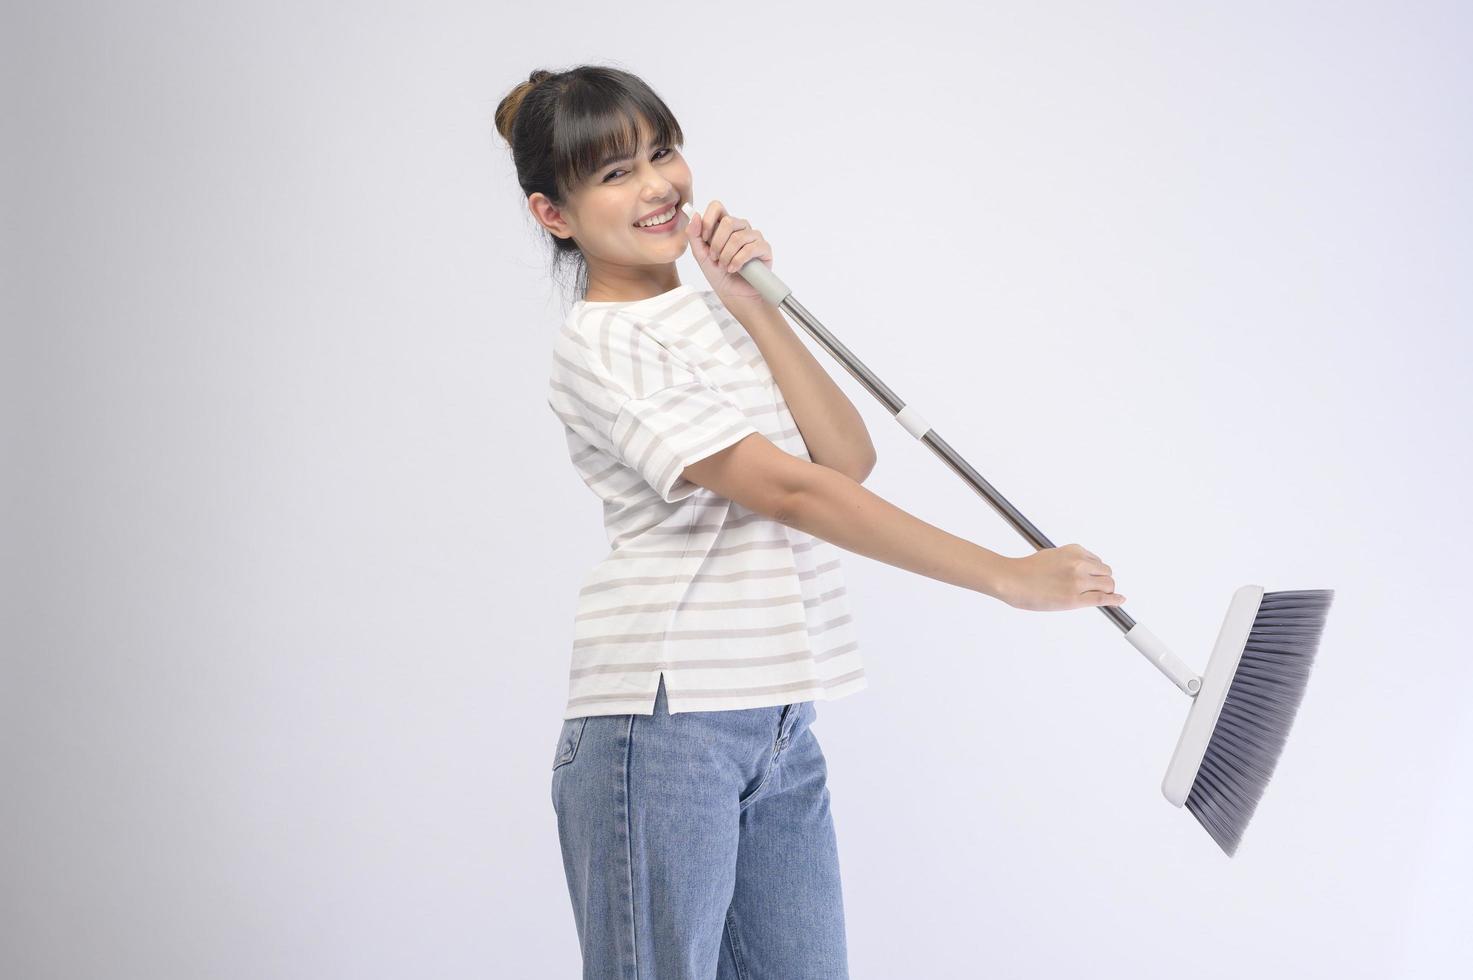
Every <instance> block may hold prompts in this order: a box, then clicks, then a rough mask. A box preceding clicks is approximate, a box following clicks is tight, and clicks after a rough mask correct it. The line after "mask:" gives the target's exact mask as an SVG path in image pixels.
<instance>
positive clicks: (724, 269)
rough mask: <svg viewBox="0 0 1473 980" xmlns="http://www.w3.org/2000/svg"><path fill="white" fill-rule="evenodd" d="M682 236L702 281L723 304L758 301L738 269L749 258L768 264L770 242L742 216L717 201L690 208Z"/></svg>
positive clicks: (759, 296)
mask: <svg viewBox="0 0 1473 980" xmlns="http://www.w3.org/2000/svg"><path fill="white" fill-rule="evenodd" d="M685 236H686V238H688V239H689V240H690V248H691V253H692V254H693V255H695V257H696V263H697V264H698V265H699V266H700V267H701V271H702V272H703V273H705V275H706V281H707V282H709V283H710V284H711V288H712V289H714V290H715V291H716V295H717V296H718V297H720V298H721V301H722V302H723V303H724V304H726V305H727V306H731V305H732V304H741V303H752V302H762V294H761V293H759V292H757V289H756V287H754V286H753V285H752V284H751V283H749V282H747V280H746V279H744V278H743V277H742V275H741V273H740V272H739V271H738V270H739V269H741V267H742V266H744V265H746V264H747V263H748V262H750V261H752V260H753V259H760V260H761V261H763V262H765V263H767V267H768V268H769V269H771V268H772V246H771V245H768V244H767V239H765V238H763V237H762V233H761V232H760V231H758V230H757V229H756V228H753V227H752V226H751V224H750V223H749V222H747V221H746V219H744V218H738V217H735V216H733V215H730V214H727V213H726V207H725V205H723V204H722V203H721V202H720V201H711V202H710V203H708V204H707V205H706V210H705V213H704V214H703V213H702V212H701V211H699V210H697V209H696V208H695V207H692V208H691V219H690V221H689V222H687V223H686V226H685Z"/></svg>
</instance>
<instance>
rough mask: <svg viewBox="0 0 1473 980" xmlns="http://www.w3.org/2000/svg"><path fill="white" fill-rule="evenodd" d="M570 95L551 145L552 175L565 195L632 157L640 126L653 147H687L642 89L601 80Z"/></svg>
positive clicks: (673, 124) (661, 108)
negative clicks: (648, 135)
mask: <svg viewBox="0 0 1473 980" xmlns="http://www.w3.org/2000/svg"><path fill="white" fill-rule="evenodd" d="M591 81H592V80H591ZM641 89H642V90H641ZM568 96H569V98H568V100H567V102H566V103H565V104H564V106H563V107H562V112H563V116H562V118H561V119H559V120H558V125H557V128H556V133H557V138H556V140H555V142H554V146H553V171H554V173H555V174H556V176H557V182H558V186H559V189H560V190H561V191H562V193H563V194H564V195H566V194H567V193H568V192H570V191H572V190H573V189H574V188H577V187H581V186H582V185H583V183H584V181H586V180H589V179H590V178H592V177H593V176H595V175H596V174H597V173H598V172H599V171H600V170H602V169H603V168H604V166H605V164H608V163H612V162H613V161H616V160H628V159H631V158H632V157H634V156H635V155H636V154H637V153H638V151H639V128H640V124H641V123H643V124H644V126H645V127H646V128H648V129H649V131H650V137H651V139H652V141H653V142H651V143H650V148H651V149H655V148H657V147H661V146H675V147H679V146H683V145H684V144H685V134H683V133H682V132H681V131H680V124H679V123H678V122H676V121H675V117H674V116H673V115H671V113H670V110H669V109H668V108H666V106H665V103H664V102H662V101H661V100H660V98H659V97H658V96H656V95H655V94H654V93H653V92H651V91H649V89H647V88H643V86H642V85H638V84H636V85H633V86H630V85H626V84H621V82H620V81H619V80H617V79H599V80H597V81H594V82H593V83H592V84H585V85H580V86H577V87H576V88H575V89H574V90H573V91H570V92H569V93H568Z"/></svg>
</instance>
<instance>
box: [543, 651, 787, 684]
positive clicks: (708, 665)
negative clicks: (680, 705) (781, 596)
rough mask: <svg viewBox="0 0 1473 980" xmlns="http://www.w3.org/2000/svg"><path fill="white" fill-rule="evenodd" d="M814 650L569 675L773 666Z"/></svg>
mask: <svg viewBox="0 0 1473 980" xmlns="http://www.w3.org/2000/svg"><path fill="white" fill-rule="evenodd" d="M811 656H812V652H811V651H810V650H809V649H808V648H807V647H804V648H803V649H802V650H794V651H793V652H792V653H778V654H774V655H772V656H770V657H746V658H742V657H726V658H722V659H717V660H646V661H644V662H642V663H630V664H596V665H594V666H591V667H580V668H578V669H577V670H574V671H571V672H570V673H569V675H568V676H569V677H570V678H571V677H587V676H590V675H592V674H637V673H640V672H642V671H646V670H668V671H671V672H672V673H673V672H675V671H677V670H715V669H744V668H751V667H771V666H773V665H774V664H791V663H797V662H799V661H803V660H807V659H808V658H809V657H811Z"/></svg>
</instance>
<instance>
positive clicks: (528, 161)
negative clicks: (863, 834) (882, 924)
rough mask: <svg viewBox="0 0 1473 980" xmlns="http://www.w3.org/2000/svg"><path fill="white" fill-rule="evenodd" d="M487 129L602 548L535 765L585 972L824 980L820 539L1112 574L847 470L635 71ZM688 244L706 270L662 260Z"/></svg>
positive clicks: (1055, 582)
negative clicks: (879, 488)
mask: <svg viewBox="0 0 1473 980" xmlns="http://www.w3.org/2000/svg"><path fill="white" fill-rule="evenodd" d="M496 125H497V128H498V130H499V131H500V132H501V135H502V136H503V137H504V138H505V139H506V140H507V142H508V144H509V145H510V146H511V148H512V154H513V159H514V162H515V165H516V170H517V179H518V182H519V183H520V184H521V187H522V190H523V192H524V193H525V195H526V200H527V206H528V208H529V209H530V211H531V213H532V215H533V216H534V217H535V218H536V219H537V221H538V223H539V224H540V225H541V226H542V227H543V228H545V229H546V230H547V232H548V233H549V234H550V235H551V237H552V244H553V248H554V266H555V267H556V265H557V264H558V263H559V262H562V261H565V260H566V261H571V262H572V263H574V265H575V266H576V268H577V269H578V271H579V274H580V275H579V279H578V282H577V283H576V285H575V294H576V296H577V297H578V298H577V300H576V301H575V302H574V303H573V306H572V309H571V310H570V311H569V313H568V314H567V318H566V320H565V322H564V323H563V325H562V327H561V329H560V330H559V331H558V334H557V336H556V338H555V340H554V344H553V356H552V372H551V378H550V382H549V396H548V404H549V406H550V407H551V408H552V410H553V412H554V413H555V414H556V415H557V416H558V418H559V419H560V420H561V422H562V424H563V428H564V433H565V435H566V438H567V442H568V449H569V454H570V456H571V458H572V462H573V464H574V467H575V468H576V470H577V472H578V474H579V476H580V477H581V478H582V479H583V481H584V482H585V483H586V484H587V485H588V487H589V488H590V489H591V490H592V491H593V492H594V493H595V494H596V495H597V496H598V497H599V498H600V500H601V501H602V502H603V508H604V523H605V527H606V531H607V534H608V537H609V543H610V546H611V550H610V552H609V553H608V555H607V556H606V557H605V558H604V559H603V560H602V561H601V562H600V563H599V564H598V565H597V566H596V567H595V568H594V569H593V570H592V571H591V572H590V573H589V574H588V576H587V577H586V578H585V580H584V584H583V588H582V590H581V591H580V593H579V601H578V612H577V616H576V618H575V623H574V642H573V654H572V669H571V672H570V677H569V696H568V701H567V704H566V706H565V709H564V712H563V724H562V730H561V732H560V733H559V738H558V743H557V747H556V752H555V755H554V759H553V770H552V802H553V807H554V810H555V812H556V814H557V821H558V834H559V839H560V842H561V846H562V853H563V863H564V871H565V872H566V875H567V881H568V890H569V895H570V896H571V898H572V903H573V914H574V920H575V922H576V925H577V930H578V936H579V940H580V942H581V945H582V952H583V972H584V976H585V977H588V978H593V977H599V978H603V977H608V978H614V977H618V978H626V977H627V978H631V980H632V978H634V977H639V978H642V980H651V978H654V980H677V978H678V980H694V978H701V980H710V978H712V977H720V978H733V980H735V978H742V980H791V978H799V977H801V978H804V980H820V978H840V977H847V976H848V966H847V958H846V950H845V939H844V914H843V902H842V895H841V890H840V881H839V868H838V854H837V847H836V841H835V834H834V829H833V822H832V818H831V814H830V810H829V793H828V789H827V785H826V769H825V763H824V757H823V753H822V751H821V750H820V748H819V745H818V742H817V740H816V739H815V737H814V734H813V731H812V725H813V722H814V720H815V718H816V712H815V702H817V701H820V700H824V701H828V700H834V699H836V698H839V697H844V696H847V695H849V694H853V693H856V692H857V691H860V690H863V689H864V687H865V684H866V682H865V678H864V670H863V667H862V664H861V662H860V658H859V647H858V643H857V640H856V638H855V635H854V632H853V628H854V627H853V619H852V617H851V615H850V613H849V609H848V606H847V596H846V592H845V588H844V583H843V578H842V571H841V569H840V566H839V560H838V550H837V549H844V550H847V551H852V552H855V553H858V554H861V555H865V556H866V557H869V558H873V559H876V560H878V561H883V562H887V563H889V564H891V565H895V566H897V567H899V568H904V569H906V570H908V571H912V572H916V573H918V574H921V575H926V576H929V577H931V578H934V579H937V580H939V581H942V582H948V583H950V584H953V585H959V586H963V587H965V588H969V589H973V590H975V591H978V592H981V593H983V594H985V595H989V596H992V597H994V598H996V599H999V600H1001V601H1003V602H1006V603H1008V604H1009V605H1011V606H1014V607H1016V608H1019V609H1032V610H1061V609H1075V608H1079V607H1081V606H1094V605H1119V604H1120V603H1122V602H1124V601H1125V597H1124V596H1121V595H1119V594H1117V593H1115V591H1114V588H1115V583H1114V579H1113V578H1112V577H1111V572H1110V568H1109V566H1108V565H1105V564H1104V563H1103V562H1101V561H1100V560H1099V558H1098V557H1097V556H1095V555H1093V554H1091V553H1090V552H1088V551H1086V550H1084V549H1083V548H1081V547H1080V546H1079V545H1077V544H1070V545H1065V546H1063V547H1061V548H1052V549H1048V550H1045V551H1039V552H1036V553H1034V554H1031V555H1028V556H1026V557H1023V558H1009V557H1005V556H1002V555H999V554H996V553H995V552H992V551H989V550H987V549H986V548H982V547H980V546H978V545H975V544H973V543H971V542H969V541H966V540H963V539H962V538H958V537H955V536H953V535H950V534H947V533H946V532H945V531H942V530H940V529H939V528H936V527H933V526H932V525H930V524H927V523H925V522H924V521H921V520H919V519H917V518H915V517H913V516H911V515H910V514H908V513H906V512H905V511H903V510H900V509H899V508H897V507H894V506H893V505H891V504H889V503H887V502H886V501H884V500H882V499H881V498H879V497H877V496H875V495H874V494H872V493H870V492H869V491H867V490H865V489H864V488H863V487H862V486H861V485H860V484H861V483H862V482H863V481H864V479H865V477H866V476H867V475H868V474H869V472H870V469H871V468H872V467H873V466H874V462H875V452H874V447H873V446H872V445H871V443H870V440H869V435H868V433H867V432H866V430H865V427H864V423H863V421H862V420H861V419H860V416H859V413H858V412H857V411H855V408H854V406H853V405H852V404H851V403H850V402H849V401H848V399H847V398H846V397H845V396H844V394H843V393H842V392H841V391H840V389H839V388H838V387H837V386H836V385H835V384H834V383H833V381H832V379H831V378H829V376H828V375H827V374H826V373H825V372H824V371H823V369H822V368H821V367H820V365H819V364H818V363H817V361H816V360H815V359H814V358H813V356H812V355H811V354H810V353H809V351H808V350H807V348H806V347H805V346H804V345H803V344H802V342H801V341H799V339H798V338H797V336H796V335H795V334H794V333H793V331H792V329H791V328H790V327H789V326H788V324H787V322H786V320H785V319H784V318H783V316H782V314H781V312H780V311H778V310H777V308H776V307H775V306H772V305H771V304H768V303H767V302H766V301H764V300H763V299H762V298H761V297H760V296H759V295H758V293H757V292H756V291H755V290H754V289H753V288H752V287H751V286H750V285H749V284H748V283H747V282H746V280H745V279H743V278H742V277H741V275H740V274H739V273H738V271H737V270H738V269H740V267H741V266H742V265H743V264H745V263H746V262H748V261H750V260H752V259H759V260H761V261H763V262H765V263H767V264H768V265H769V266H771V264H772V249H771V247H770V246H769V245H768V243H767V242H766V240H765V239H764V238H763V237H762V235H761V233H759V232H758V231H757V230H756V229H755V228H753V227H751V225H750V224H749V223H748V222H747V221H745V220H743V219H741V218H738V217H736V216H734V215H731V214H729V213H727V211H726V209H725V208H724V207H723V206H722V205H721V203H720V202H719V201H714V200H713V201H711V202H709V203H708V204H707V205H706V206H705V208H704V209H703V210H702V211H696V212H693V217H691V218H690V219H688V220H687V219H686V218H685V216H684V214H683V213H682V212H681V210H680V205H682V204H684V203H686V202H689V201H691V200H693V181H692V177H691V171H690V168H689V167H688V166H687V165H686V163H685V160H684V158H683V156H682V155H681V153H680V148H681V147H682V146H683V145H684V137H683V135H682V133H681V130H680V126H679V124H678V123H677V122H676V121H675V118H674V116H673V115H672V114H671V113H670V111H669V109H668V108H667V107H666V105H665V103H664V102H663V101H661V100H660V98H659V97H658V96H657V95H655V93H654V92H653V91H651V90H650V88H649V87H648V86H647V85H646V84H645V83H644V82H643V81H641V80H640V79H639V78H637V77H636V76H634V75H631V74H629V73H627V72H623V71H620V70H617V69H612V68H605V67H597V66H582V67H578V68H574V69H572V70H569V71H566V72H561V73H551V72H547V71H541V70H539V71H534V72H532V73H531V75H530V76H529V77H528V80H527V81H526V82H523V83H521V84H519V85H518V86H516V88H514V89H513V90H512V91H511V92H510V93H509V94H508V95H507V96H506V98H504V99H503V100H502V102H501V104H500V105H499V106H498V108H497V112H496ZM687 246H689V247H690V249H691V251H692V253H693V254H694V256H695V259H696V262H697V264H698V266H699V267H700V270H701V272H702V274H703V275H704V276H705V278H706V281H707V283H708V284H709V286H710V288H709V289H707V288H696V287H694V286H690V285H686V284H682V283H681V282H680V279H679V277H678V275H677V272H676V267H675V262H676V259H678V258H679V257H680V255H681V254H682V253H683V252H684V251H685V249H686V248H687Z"/></svg>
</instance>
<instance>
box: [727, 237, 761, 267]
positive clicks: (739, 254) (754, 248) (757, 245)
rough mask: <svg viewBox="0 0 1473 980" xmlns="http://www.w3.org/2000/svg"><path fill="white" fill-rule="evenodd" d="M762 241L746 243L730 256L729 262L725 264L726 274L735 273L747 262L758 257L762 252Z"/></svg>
mask: <svg viewBox="0 0 1473 980" xmlns="http://www.w3.org/2000/svg"><path fill="white" fill-rule="evenodd" d="M762 245H763V241H762V239H760V238H758V239H756V240H754V241H750V242H747V244H745V245H743V246H742V247H741V248H739V249H737V250H736V252H734V253H733V254H732V257H731V261H730V262H728V263H727V264H726V271H727V272H736V271H738V270H739V269H741V267H742V266H744V265H746V264H747V263H748V262H750V261H752V260H753V259H755V258H757V257H759V256H760V254H761V252H762Z"/></svg>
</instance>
